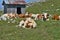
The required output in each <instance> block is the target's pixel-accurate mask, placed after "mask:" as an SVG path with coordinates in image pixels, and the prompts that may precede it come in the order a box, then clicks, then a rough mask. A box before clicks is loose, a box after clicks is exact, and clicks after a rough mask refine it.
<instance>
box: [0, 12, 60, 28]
mask: <svg viewBox="0 0 60 40" xmlns="http://www.w3.org/2000/svg"><path fill="white" fill-rule="evenodd" d="M50 17H51V18H52V19H53V20H60V15H57V14H54V15H51V14H48V13H42V14H33V13H28V12H26V13H25V14H16V13H6V14H3V15H1V16H0V21H1V20H4V21H7V20H10V21H11V22H12V23H13V22H15V21H16V20H15V19H17V18H24V19H23V20H21V21H20V22H19V24H18V26H19V27H22V28H36V27H37V23H36V22H35V20H42V21H49V20H50V19H49V18H50ZM10 21H8V23H10Z"/></svg>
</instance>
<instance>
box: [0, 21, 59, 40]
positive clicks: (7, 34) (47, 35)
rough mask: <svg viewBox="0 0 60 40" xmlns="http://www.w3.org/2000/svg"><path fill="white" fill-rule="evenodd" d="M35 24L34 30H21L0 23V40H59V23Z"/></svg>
mask: <svg viewBox="0 0 60 40" xmlns="http://www.w3.org/2000/svg"><path fill="white" fill-rule="evenodd" d="M36 22H37V28H36V29H23V28H18V27H16V25H17V23H14V24H12V23H10V24H8V23H7V22H4V21H1V22H0V40H60V21H48V22H43V21H36Z"/></svg>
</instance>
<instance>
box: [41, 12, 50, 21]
mask: <svg viewBox="0 0 60 40" xmlns="http://www.w3.org/2000/svg"><path fill="white" fill-rule="evenodd" d="M42 17H43V20H44V21H46V20H47V19H48V17H49V14H48V13H44V14H42Z"/></svg>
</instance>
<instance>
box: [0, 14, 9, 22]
mask: <svg viewBox="0 0 60 40" xmlns="http://www.w3.org/2000/svg"><path fill="white" fill-rule="evenodd" d="M7 19H9V16H8V14H3V15H2V16H1V17H0V20H4V21H6V20H7Z"/></svg>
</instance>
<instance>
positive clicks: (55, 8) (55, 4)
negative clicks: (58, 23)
mask: <svg viewBox="0 0 60 40" xmlns="http://www.w3.org/2000/svg"><path fill="white" fill-rule="evenodd" d="M26 11H28V12H32V13H42V12H48V13H51V14H52V13H58V14H59V13H60V0H49V1H47V2H38V3H34V4H33V5H32V6H30V7H28V8H27V9H26Z"/></svg>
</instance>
